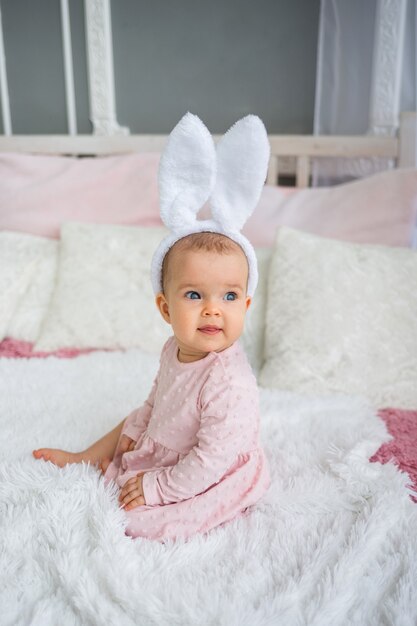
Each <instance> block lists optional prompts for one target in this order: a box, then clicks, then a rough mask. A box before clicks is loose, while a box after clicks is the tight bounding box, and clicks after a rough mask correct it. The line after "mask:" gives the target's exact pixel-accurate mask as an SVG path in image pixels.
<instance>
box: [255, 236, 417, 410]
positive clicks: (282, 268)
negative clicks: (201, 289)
mask: <svg viewBox="0 0 417 626" xmlns="http://www.w3.org/2000/svg"><path fill="white" fill-rule="evenodd" d="M260 383H261V385H264V386H267V387H278V388H280V389H288V390H291V391H299V392H312V393H325V392H342V393H347V394H352V393H353V394H361V395H364V396H367V397H368V399H369V400H370V401H371V402H372V403H373V404H374V405H375V406H378V407H381V406H389V405H390V406H395V407H403V408H414V409H415V408H417V252H415V251H413V250H406V249H400V248H391V247H384V246H376V245H375V246H373V245H361V244H350V243H344V242H338V241H334V240H330V239H323V238H320V237H317V236H315V235H309V234H305V233H301V232H299V231H296V230H291V229H288V228H282V229H280V231H279V232H278V237H277V240H276V245H275V249H274V253H273V257H272V260H271V265H270V272H269V281H268V301H267V312H266V342H265V364H264V366H263V368H262V371H261V374H260Z"/></svg>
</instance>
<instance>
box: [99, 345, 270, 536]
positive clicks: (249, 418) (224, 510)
mask: <svg viewBox="0 0 417 626" xmlns="http://www.w3.org/2000/svg"><path fill="white" fill-rule="evenodd" d="M177 352H178V348H177V344H176V341H175V339H174V338H173V337H172V338H171V339H169V340H168V341H167V343H166V344H165V346H164V349H163V351H162V355H161V362H160V368H159V372H158V374H157V377H156V379H155V382H154V384H153V387H152V390H151V393H150V395H149V398H148V399H147V401H146V402H145V404H144V405H143V406H142V407H140V408H139V409H137V410H135V411H133V412H132V413H131V414H130V415H129V416H128V417H127V419H126V421H125V424H124V427H123V431H122V434H125V435H128V436H129V437H131V438H132V439H134V440H135V441H136V442H137V443H136V446H135V449H134V450H133V451H132V452H126V453H125V454H123V455H122V456H121V457H115V458H114V459H113V462H112V463H111V464H110V465H109V467H108V469H107V472H106V474H105V478H106V480H108V481H110V480H115V481H116V483H117V484H118V485H119V486H120V487H122V486H123V485H124V483H125V482H126V481H127V480H129V478H132V476H136V475H137V474H138V473H139V472H145V475H144V477H143V491H144V497H145V502H146V505H145V506H139V507H136V508H134V509H131V510H130V511H126V515H127V517H128V526H127V534H129V535H131V536H132V537H147V538H149V539H156V540H160V541H164V540H165V539H175V538H177V537H183V538H187V537H190V536H192V535H193V534H195V533H202V532H207V531H208V530H210V529H211V528H214V527H215V526H218V525H219V524H222V523H224V522H227V521H229V520H231V519H233V518H235V517H236V516H238V515H240V514H242V513H244V512H245V509H247V507H249V506H251V505H253V504H255V503H256V502H257V501H258V500H259V498H260V497H261V496H262V495H263V494H264V493H265V491H266V490H267V488H268V486H269V483H270V479H269V472H268V467H267V464H266V459H265V455H264V452H263V450H262V448H261V446H260V443H259V401H258V389H257V385H256V379H255V377H254V375H253V373H252V370H251V368H250V366H249V363H248V361H247V359H246V356H245V354H244V352H243V350H242V348H241V347H240V345H239V343H235V344H233V345H232V346H231V347H230V348H228V349H227V350H224V351H223V352H219V353H217V352H210V353H209V354H208V355H207V356H206V357H205V358H204V359H201V360H200V361H194V362H193V363H181V362H180V361H178V358H177Z"/></svg>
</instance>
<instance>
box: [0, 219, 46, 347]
mask: <svg viewBox="0 0 417 626" xmlns="http://www.w3.org/2000/svg"><path fill="white" fill-rule="evenodd" d="M55 246H56V242H54V241H51V240H49V239H45V238H43V237H35V236H33V235H27V234H23V233H14V232H8V231H3V232H1V233H0V340H1V339H4V337H5V336H13V335H12V334H11V333H12V331H13V327H14V324H15V322H16V320H15V315H16V314H17V312H18V310H19V311H20V305H21V303H22V300H21V299H22V298H25V297H26V296H25V293H26V292H27V290H28V288H30V289H32V281H34V282H35V283H36V282H37V281H38V279H39V275H40V274H42V275H43V270H44V263H45V259H47V258H48V259H49V258H50V256H51V255H52V256H53V255H54V250H55ZM29 286H30V287H29ZM45 308H46V302H45V303H44V307H43V310H42V311H41V310H40V309H37V310H36V311H35V310H33V311H32V310H30V309H26V308H25V314H24V318H25V320H26V322H28V324H29V326H28V332H27V333H25V332H23V334H22V335H21V336H19V337H17V338H21V339H26V340H27V341H31V340H33V339H34V333H36V332H37V330H38V329H39V324H40V320H41V317H42V315H43V314H44V312H45ZM22 311H23V309H22ZM19 317H20V313H19ZM20 319H21V322H18V324H19V328H20V329H21V330H22V323H24V320H23V318H22V317H20Z"/></svg>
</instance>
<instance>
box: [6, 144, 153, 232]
mask: <svg viewBox="0 0 417 626" xmlns="http://www.w3.org/2000/svg"><path fill="white" fill-rule="evenodd" d="M159 157H160V155H159V154H126V155H119V156H111V157H96V158H93V157H86V158H80V159H78V158H74V157H60V156H43V155H30V154H12V153H10V154H9V153H3V154H2V153H0V230H12V231H21V232H26V233H32V234H34V235H41V236H45V237H59V228H60V226H61V224H62V223H63V222H68V221H71V222H77V221H78V222H91V223H103V224H126V225H129V224H134V225H140V226H160V225H161V221H160V217H159V196H158V188H157V171H158V166H159Z"/></svg>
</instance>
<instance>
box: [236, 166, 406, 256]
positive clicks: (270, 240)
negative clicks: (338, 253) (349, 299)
mask: <svg viewBox="0 0 417 626" xmlns="http://www.w3.org/2000/svg"><path fill="white" fill-rule="evenodd" d="M416 219H417V170H415V169H403V170H390V171H387V172H382V173H380V174H375V175H374V176H370V177H368V178H364V179H362V180H357V181H354V182H350V183H346V184H343V185H337V186H335V187H329V188H320V189H304V190H296V191H294V192H293V193H285V192H284V190H283V189H282V188H279V187H268V186H266V187H265V188H264V190H263V192H262V195H261V198H260V200H259V203H258V206H257V207H256V209H255V211H254V213H253V215H252V216H251V217H250V218H249V220H248V222H247V223H246V224H245V226H244V228H243V230H242V232H243V234H244V235H246V237H247V238H248V239H249V240H250V241H251V243H252V244H253V245H255V246H266V247H269V246H272V245H273V244H274V241H275V237H276V229H277V228H278V227H279V226H289V227H292V228H296V229H299V230H303V231H306V232H308V233H312V234H316V235H321V236H323V237H330V238H335V239H341V240H343V241H351V242H357V243H370V244H380V245H388V246H405V247H409V246H410V245H411V242H412V237H413V232H414V227H415V225H416Z"/></svg>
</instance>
